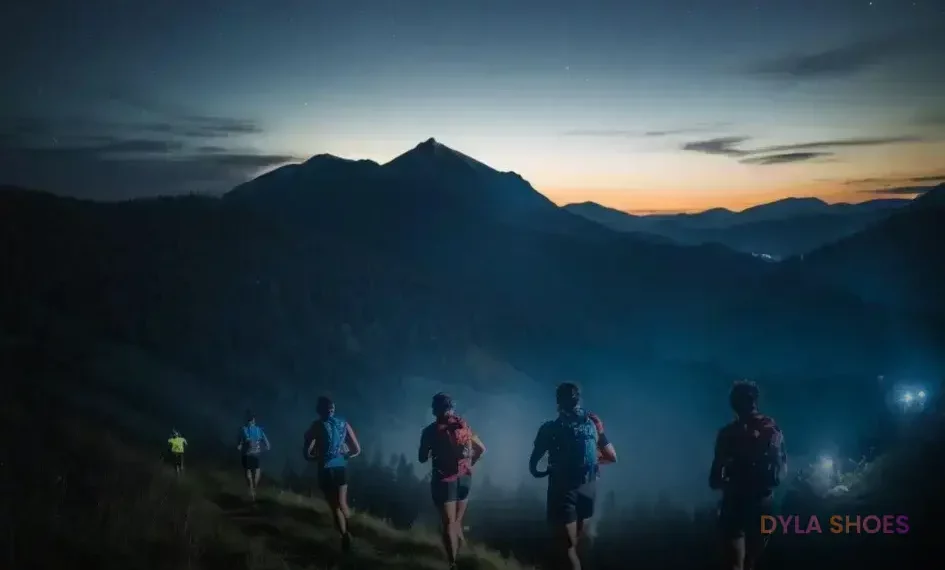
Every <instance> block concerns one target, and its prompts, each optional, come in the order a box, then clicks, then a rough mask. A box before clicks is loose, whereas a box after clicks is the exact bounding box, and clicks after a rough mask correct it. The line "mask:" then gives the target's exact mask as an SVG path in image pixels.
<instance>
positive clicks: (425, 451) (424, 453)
mask: <svg viewBox="0 0 945 570" xmlns="http://www.w3.org/2000/svg"><path fill="white" fill-rule="evenodd" d="M428 432H429V430H428V429H424V430H423V431H422V432H420V449H419V451H418V452H417V459H419V460H420V463H426V462H427V460H428V459H430V452H431V451H432V448H431V447H430V436H429V435H428Z"/></svg>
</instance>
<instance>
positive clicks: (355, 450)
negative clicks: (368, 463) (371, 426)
mask: <svg viewBox="0 0 945 570" xmlns="http://www.w3.org/2000/svg"><path fill="white" fill-rule="evenodd" d="M345 430H346V432H347V433H345V439H346V440H348V447H349V448H350V449H351V453H350V454H349V455H348V459H353V458H355V457H357V456H359V455H361V442H359V441H358V436H357V435H356V434H355V433H354V428H353V427H351V424H348V426H347V427H346V428H345Z"/></svg>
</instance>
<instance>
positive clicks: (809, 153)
mask: <svg viewBox="0 0 945 570" xmlns="http://www.w3.org/2000/svg"><path fill="white" fill-rule="evenodd" d="M749 140H750V139H749V138H748V137H721V138H714V139H707V140H701V141H693V142H689V143H686V144H684V145H682V147H680V148H681V149H682V150H687V151H692V152H701V153H703V154H714V155H722V156H730V157H734V158H739V159H741V160H740V162H742V163H744V164H757V165H765V166H767V165H773V164H788V163H792V162H809V161H812V160H820V161H823V160H826V159H827V158H828V157H829V156H832V155H833V154H834V153H833V152H828V151H832V150H834V149H840V148H851V147H864V146H881V145H890V144H900V143H907V142H916V141H920V140H923V139H921V138H919V137H913V136H900V137H878V138H853V139H836V140H824V141H810V142H804V143H795V144H786V145H775V146H769V147H760V148H750V149H745V148H738V147H739V146H740V145H742V143H745V142H747V141H749Z"/></svg>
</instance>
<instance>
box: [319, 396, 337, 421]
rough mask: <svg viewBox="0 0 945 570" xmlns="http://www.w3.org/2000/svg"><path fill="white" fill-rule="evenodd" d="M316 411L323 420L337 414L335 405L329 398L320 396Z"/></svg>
mask: <svg viewBox="0 0 945 570" xmlns="http://www.w3.org/2000/svg"><path fill="white" fill-rule="evenodd" d="M315 411H316V412H318V415H319V416H321V417H323V418H329V417H331V416H333V415H334V414H335V403H334V402H332V401H331V398H329V397H328V396H319V397H318V402H317V403H316V404H315Z"/></svg>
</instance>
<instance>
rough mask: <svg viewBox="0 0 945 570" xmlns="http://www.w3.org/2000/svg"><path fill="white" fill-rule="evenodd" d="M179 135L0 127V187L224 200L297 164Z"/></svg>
mask: <svg viewBox="0 0 945 570" xmlns="http://www.w3.org/2000/svg"><path fill="white" fill-rule="evenodd" d="M194 124H196V125H197V126H198V127H201V128H204V129H208V130H210V131H212V130H214V129H219V130H221V132H237V131H239V130H240V129H242V128H243V126H245V124H243V123H241V122H240V121H238V120H217V119H216V118H214V120H212V121H211V120H205V121H202V120H198V121H195V122H194ZM241 125H243V126H241ZM244 130H247V129H244ZM181 132H182V131H180V130H179V129H177V127H176V126H175V125H174V124H173V123H170V122H168V123H164V122H155V123H144V124H140V125H139V124H118V123H111V122H105V121H91V120H74V121H70V120H61V121H57V122H53V121H43V120H38V119H21V120H9V121H5V122H3V123H2V124H0V172H2V173H3V179H2V180H0V183H9V184H14V185H20V186H25V187H31V188H37V189H44V190H48V191H53V192H61V193H65V194H69V195H73V196H78V197H84V198H91V199H103V200H118V199H133V198H139V197H142V196H152V195H159V194H160V195H171V194H182V193H190V192H210V193H221V192H225V191H226V190H229V189H230V188H232V187H234V186H236V185H237V184H239V183H242V182H245V181H246V180H247V179H249V178H251V177H253V176H255V175H257V174H259V173H260V172H261V171H262V170H265V169H268V168H272V167H275V166H279V165H282V164H285V163H288V162H294V161H296V160H298V159H297V158H296V157H293V156H288V155H283V154H267V153H259V152H253V151H246V150H240V149H232V148H227V147H226V146H222V145H210V144H203V145H201V144H196V143H198V142H199V139H195V138H191V137H186V136H185V137H180V136H177V135H179V134H180V133H181ZM208 140H215V139H211V138H209V137H208Z"/></svg>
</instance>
